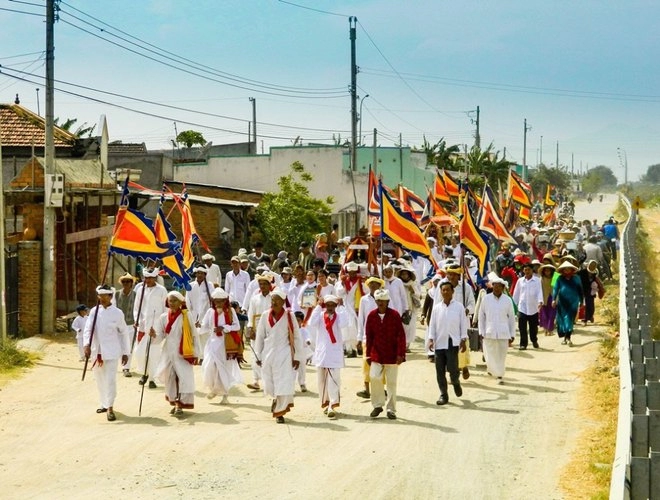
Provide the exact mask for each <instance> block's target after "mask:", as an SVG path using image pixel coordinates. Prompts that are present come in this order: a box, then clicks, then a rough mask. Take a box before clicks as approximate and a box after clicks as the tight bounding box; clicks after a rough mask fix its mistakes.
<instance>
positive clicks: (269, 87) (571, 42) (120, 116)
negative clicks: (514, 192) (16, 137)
mask: <svg viewBox="0 0 660 500" xmlns="http://www.w3.org/2000/svg"><path fill="white" fill-rule="evenodd" d="M45 4H46V2H45V0H20V1H19V0H0V25H1V26H2V29H1V30H0V65H1V66H2V67H1V68H0V102H3V103H11V102H13V101H14V99H15V96H16V94H19V97H20V101H21V105H23V106H25V107H27V108H29V109H31V110H33V111H35V112H37V111H39V112H40V113H41V114H42V115H44V114H45V88H44V76H45V44H46V42H45V40H46V27H45V26H46V25H45ZM59 7H60V12H59V20H58V22H57V23H56V24H55V79H56V84H55V87H56V90H55V116H56V117H59V118H60V120H62V121H63V120H64V119H66V118H76V119H77V120H78V124H82V123H85V122H86V123H87V124H95V123H98V122H99V119H100V117H101V115H105V117H106V119H107V121H108V129H109V133H110V140H120V141H123V142H145V143H146V145H147V147H148V148H149V149H161V148H170V147H172V140H173V139H174V138H175V137H176V134H177V132H181V131H183V130H196V131H199V132H201V133H202V134H203V136H204V138H205V139H206V140H207V141H212V142H213V144H225V143H234V142H244V141H247V140H248V135H247V134H248V127H249V122H251V120H252V102H251V101H250V98H254V99H255V102H256V115H257V136H258V151H259V152H261V151H262V148H263V151H264V152H266V153H267V152H268V150H269V148H270V147H273V146H287V145H292V144H293V143H294V141H295V140H296V138H299V140H302V142H303V143H304V144H307V143H322V144H332V143H333V140H337V139H341V141H342V142H343V141H344V140H346V139H350V136H351V132H350V130H351V114H350V104H351V103H350V95H349V86H350V63H351V58H350V40H349V27H350V25H349V16H354V17H356V18H357V25H356V62H357V65H358V67H359V73H358V75H357V87H358V96H359V99H360V101H359V102H360V104H359V106H360V107H361V109H362V113H361V118H362V119H361V125H360V129H361V137H362V142H363V143H364V144H367V145H371V144H373V138H374V133H373V131H374V129H377V143H378V144H379V145H381V146H394V145H398V144H399V137H401V142H402V143H403V145H404V146H411V147H414V146H417V147H419V146H421V145H422V143H423V140H424V138H426V140H427V141H428V142H430V143H435V142H437V141H438V140H440V139H441V138H444V139H445V140H446V142H447V144H449V145H452V144H458V145H461V146H462V145H464V144H465V145H467V146H468V147H470V146H471V145H472V144H473V143H474V135H475V128H476V123H475V122H476V117H477V115H476V109H477V106H478V107H479V110H480V114H479V126H480V136H481V144H482V147H486V146H488V144H490V143H492V144H493V148H494V150H495V151H499V152H500V156H502V155H503V154H504V153H505V152H506V158H507V159H509V160H512V161H515V162H517V163H519V164H522V163H523V156H524V143H525V141H524V128H525V125H524V124H525V120H527V128H528V131H527V142H526V163H527V164H528V165H530V166H534V165H536V164H538V163H539V162H541V161H542V162H543V163H545V164H546V165H550V166H554V165H556V163H557V160H556V158H557V146H558V148H559V165H560V166H562V167H565V168H567V169H568V171H569V172H570V171H571V170H572V171H574V172H575V173H579V172H586V170H587V169H588V168H592V167H595V166H597V165H606V166H608V167H610V168H611V169H612V171H613V173H614V175H615V176H617V178H618V179H619V181H620V182H623V180H624V174H625V165H626V163H627V165H628V179H629V180H630V181H634V180H637V179H638V178H639V177H640V176H641V175H643V174H644V173H645V172H646V170H647V167H648V166H649V165H652V164H655V163H660V65H658V63H657V62H658V61H659V60H660V43H658V36H657V21H658V19H660V2H657V1H655V0H648V1H642V0H627V1H624V0H621V1H619V0H608V1H607V2H602V1H596V0H578V1H575V0H553V1H551V2H548V1H539V0H527V1H522V0H518V1H513V0H466V1H461V2H458V1H453V2H449V1H445V0H434V1H431V0H427V1H422V0H407V1H406V2H401V1H395V0H353V1H348V0H334V1H329V0H291V1H283V0H195V1H193V0H140V1H135V0H113V1H110V2H109V1H107V0H64V1H61V2H60V3H59ZM15 77H19V78H22V79H24V80H27V81H21V80H18V79H16V78H15ZM37 88H39V90H38V91H37ZM333 137H334V139H333Z"/></svg>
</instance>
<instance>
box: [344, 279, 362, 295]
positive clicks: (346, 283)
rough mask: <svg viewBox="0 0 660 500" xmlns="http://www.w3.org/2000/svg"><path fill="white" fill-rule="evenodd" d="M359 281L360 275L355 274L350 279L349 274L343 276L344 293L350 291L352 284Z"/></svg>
mask: <svg viewBox="0 0 660 500" xmlns="http://www.w3.org/2000/svg"><path fill="white" fill-rule="evenodd" d="M359 282H360V276H356V277H355V278H354V279H351V278H350V277H349V276H347V277H346V278H344V288H345V289H346V293H348V292H350V291H351V288H353V286H354V285H355V284H356V283H359Z"/></svg>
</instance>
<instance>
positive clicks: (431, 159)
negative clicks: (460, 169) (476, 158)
mask: <svg viewBox="0 0 660 500" xmlns="http://www.w3.org/2000/svg"><path fill="white" fill-rule="evenodd" d="M413 151H422V152H423V153H425V154H426V164H427V165H435V166H436V167H438V168H446V169H451V168H453V167H454V158H455V157H456V155H457V154H458V153H459V152H460V151H461V148H460V146H458V145H457V144H454V145H453V146H447V142H446V141H445V138H444V137H441V138H440V140H439V141H438V142H436V143H435V144H431V143H430V142H428V141H427V140H426V136H424V142H423V143H422V147H421V148H416V147H413Z"/></svg>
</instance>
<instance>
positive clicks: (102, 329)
mask: <svg viewBox="0 0 660 500" xmlns="http://www.w3.org/2000/svg"><path fill="white" fill-rule="evenodd" d="M113 293H114V289H112V288H110V287H109V286H108V285H102V286H99V287H97V288H96V295H97V296H98V302H99V303H98V305H97V306H95V307H93V308H92V310H91V311H90V320H89V321H87V323H86V324H85V330H84V332H83V352H84V354H85V357H86V358H90V357H92V358H93V359H94V364H93V365H92V369H93V371H94V378H96V387H97V388H98V391H99V399H100V400H101V406H100V407H99V408H98V410H96V413H107V419H108V421H109V422H114V421H115V420H116V419H117V417H116V416H115V412H114V404H115V398H116V397H117V362H118V360H119V359H121V364H122V365H123V366H125V365H126V363H127V362H128V355H129V354H130V352H131V347H130V344H129V342H128V335H127V334H126V323H125V322H124V314H123V313H122V312H121V311H120V310H119V309H118V308H117V307H115V306H113V305H112V295H113Z"/></svg>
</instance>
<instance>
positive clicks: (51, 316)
mask: <svg viewBox="0 0 660 500" xmlns="http://www.w3.org/2000/svg"><path fill="white" fill-rule="evenodd" d="M55 3H56V0H47V2H46V136H45V147H44V174H45V176H44V177H45V178H48V177H51V178H52V177H53V176H54V175H55V142H54V137H53V127H54V119H55V87H54V82H55V33H54V32H55ZM44 181H45V182H44V200H49V199H50V194H49V193H46V192H45V191H46V189H47V186H49V183H48V182H46V179H44ZM55 215H56V214H55V207H53V206H50V203H44V233H43V241H42V247H41V252H42V253H41V255H42V258H41V266H42V267H41V270H42V272H41V276H42V278H41V332H39V333H53V332H54V331H55V291H56V290H57V287H56V283H55V280H56V279H57V276H56V274H55V252H56V248H55V220H56V217H55ZM3 258H4V256H3Z"/></svg>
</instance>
